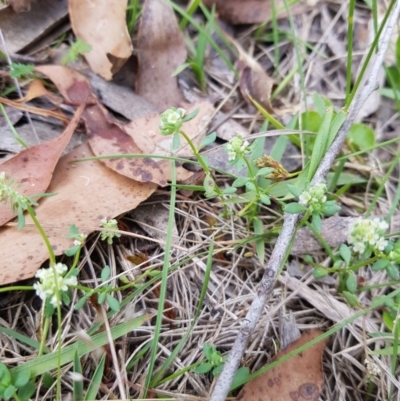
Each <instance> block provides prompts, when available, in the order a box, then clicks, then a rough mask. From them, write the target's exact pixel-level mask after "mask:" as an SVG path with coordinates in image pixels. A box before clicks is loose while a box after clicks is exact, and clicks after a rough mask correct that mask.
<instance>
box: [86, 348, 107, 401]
mask: <svg viewBox="0 0 400 401" xmlns="http://www.w3.org/2000/svg"><path fill="white" fill-rule="evenodd" d="M105 362H106V354H104V355H103V356H102V357H101V359H100V363H99V364H98V366H97V368H96V370H95V372H94V374H93V377H92V380H91V381H90V384H89V387H88V389H87V392H86V396H85V400H87V401H89V400H95V399H96V398H97V393H98V392H99V388H100V386H101V383H102V380H103V373H104V365H105Z"/></svg>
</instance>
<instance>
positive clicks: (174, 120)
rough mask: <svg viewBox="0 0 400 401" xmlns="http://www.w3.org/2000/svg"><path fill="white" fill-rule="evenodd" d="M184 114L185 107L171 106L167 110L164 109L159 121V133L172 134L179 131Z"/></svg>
mask: <svg viewBox="0 0 400 401" xmlns="http://www.w3.org/2000/svg"><path fill="white" fill-rule="evenodd" d="M185 114H186V110H185V109H176V108H174V107H171V108H170V109H168V110H165V111H164V113H162V114H161V116H160V117H161V121H160V126H159V128H160V134H161V135H172V134H175V133H179V131H180V130H181V128H182V125H183V123H184V121H183V117H184V116H185Z"/></svg>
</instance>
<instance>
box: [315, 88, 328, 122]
mask: <svg viewBox="0 0 400 401" xmlns="http://www.w3.org/2000/svg"><path fill="white" fill-rule="evenodd" d="M312 98H313V102H314V106H315V109H316V110H317V112H318V114H319V115H320V117H321V118H322V117H323V116H324V114H325V109H326V104H325V102H324V99H323V98H322V97H321V96H320V95H319V94H318V93H314V94H313V96H312Z"/></svg>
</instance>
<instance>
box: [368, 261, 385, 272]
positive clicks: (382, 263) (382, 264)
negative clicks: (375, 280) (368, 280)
mask: <svg viewBox="0 0 400 401" xmlns="http://www.w3.org/2000/svg"><path fill="white" fill-rule="evenodd" d="M388 264H389V260H388V259H378V260H377V261H376V262H375V263H374V264H373V265H372V270H373V271H374V272H376V271H379V270H383V269H384V268H385V267H386V266H387V265H388Z"/></svg>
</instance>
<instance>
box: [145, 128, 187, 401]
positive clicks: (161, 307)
mask: <svg viewBox="0 0 400 401" xmlns="http://www.w3.org/2000/svg"><path fill="white" fill-rule="evenodd" d="M184 137H185V138H187V136H186V135H184ZM188 143H189V145H190V141H189V142H188ZM171 175H172V177H171V178H172V180H171V181H172V182H171V200H170V208H169V216H168V230H167V237H166V239H165V256H164V263H163V268H162V272H161V288H160V296H159V303H158V310H157V320H156V326H155V328H154V336H153V343H152V347H151V355H150V363H149V370H148V372H147V376H146V382H145V389H144V395H143V398H146V394H147V391H148V389H149V385H150V382H151V379H152V376H153V370H154V365H155V362H156V357H157V350H158V339H159V337H160V332H161V324H162V319H163V314H164V302H165V297H166V293H167V281H168V271H169V264H170V263H169V262H170V257H171V245H172V237H173V234H172V232H173V230H172V228H173V224H174V221H175V202H176V166H175V162H174V161H172V162H171Z"/></svg>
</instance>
